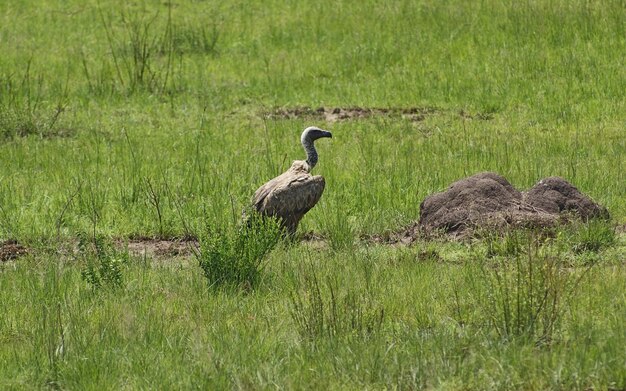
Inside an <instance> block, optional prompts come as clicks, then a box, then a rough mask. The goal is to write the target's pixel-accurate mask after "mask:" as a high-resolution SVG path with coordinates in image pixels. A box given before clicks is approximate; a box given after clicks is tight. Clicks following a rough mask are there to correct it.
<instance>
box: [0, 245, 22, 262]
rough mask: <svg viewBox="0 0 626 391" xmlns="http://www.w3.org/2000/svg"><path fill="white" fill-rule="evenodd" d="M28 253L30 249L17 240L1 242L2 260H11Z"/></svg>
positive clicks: (0, 258)
mask: <svg viewBox="0 0 626 391" xmlns="http://www.w3.org/2000/svg"><path fill="white" fill-rule="evenodd" d="M27 253H28V249H27V248H26V247H24V246H22V245H21V244H19V243H18V242H17V241H16V240H5V241H4V242H0V262H6V261H10V260H12V259H16V258H19V257H21V256H22V255H25V254H27Z"/></svg>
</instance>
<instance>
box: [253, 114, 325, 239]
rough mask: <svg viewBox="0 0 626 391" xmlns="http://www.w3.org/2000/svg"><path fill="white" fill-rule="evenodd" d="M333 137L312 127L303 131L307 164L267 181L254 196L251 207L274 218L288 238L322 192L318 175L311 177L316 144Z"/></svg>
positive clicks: (296, 163) (298, 162)
mask: <svg viewBox="0 0 626 391" xmlns="http://www.w3.org/2000/svg"><path fill="white" fill-rule="evenodd" d="M322 137H329V138H332V137H333V135H332V134H331V133H330V132H329V131H326V130H322V129H320V128H317V127H315V126H310V127H308V128H306V129H304V132H302V136H301V137H300V141H301V142H302V146H303V147H304V150H305V151H306V156H307V159H306V160H296V161H294V162H293V164H292V165H291V167H290V168H289V170H287V171H286V172H284V173H282V174H281V175H279V176H277V177H276V178H274V179H272V180H270V181H269V182H267V183H266V184H264V185H263V186H261V187H259V189H258V190H257V191H256V193H254V198H253V203H254V208H255V209H256V211H257V212H259V213H260V214H262V215H264V216H274V217H277V218H278V219H279V220H280V223H281V226H282V227H283V228H285V229H286V230H287V232H288V233H289V234H290V235H293V234H295V232H296V229H297V228H298V223H299V222H300V220H301V219H302V217H303V216H304V214H305V213H306V212H308V211H309V210H310V209H311V208H312V207H314V206H315V204H317V201H319V199H320V198H321V197H322V193H323V192H324V186H325V181H324V178H323V177H322V176H320V175H315V176H313V175H311V173H310V172H311V170H312V169H313V167H315V165H316V164H317V151H316V150H315V145H314V144H313V143H314V141H315V140H317V139H319V138H322Z"/></svg>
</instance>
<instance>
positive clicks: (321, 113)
mask: <svg viewBox="0 0 626 391" xmlns="http://www.w3.org/2000/svg"><path fill="white" fill-rule="evenodd" d="M435 112H437V109H435V108H432V107H409V108H398V107H392V108H370V107H318V108H316V109H315V108H312V107H308V106H301V107H286V108H285V107H279V108H275V109H273V110H271V111H268V112H265V113H263V115H264V116H265V117H266V118H271V119H294V118H311V119H318V120H324V121H326V122H337V121H347V120H355V119H363V118H370V117H398V118H406V119H408V120H410V121H414V122H417V121H422V120H424V118H426V115H429V114H433V113H435Z"/></svg>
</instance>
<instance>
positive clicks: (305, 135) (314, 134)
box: [300, 126, 333, 144]
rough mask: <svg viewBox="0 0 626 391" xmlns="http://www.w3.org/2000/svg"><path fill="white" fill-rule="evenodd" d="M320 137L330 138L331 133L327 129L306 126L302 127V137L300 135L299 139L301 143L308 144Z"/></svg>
mask: <svg viewBox="0 0 626 391" xmlns="http://www.w3.org/2000/svg"><path fill="white" fill-rule="evenodd" d="M322 137H329V138H332V137H333V134H332V133H330V132H329V131H327V130H323V129H320V128H318V127H315V126H309V127H308V128H306V129H304V132H302V137H300V141H301V142H302V144H308V143H309V142H312V141H315V140H317V139H318V138H322Z"/></svg>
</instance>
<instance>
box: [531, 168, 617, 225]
mask: <svg viewBox="0 0 626 391" xmlns="http://www.w3.org/2000/svg"><path fill="white" fill-rule="evenodd" d="M524 201H525V202H526V203H527V204H528V205H530V206H532V207H533V208H535V209H538V210H541V211H544V212H546V213H550V214H560V213H573V214H574V215H576V216H578V217H580V218H581V219H583V220H589V219H591V218H604V219H608V218H609V212H608V210H606V208H604V207H602V206H600V205H598V204H596V203H595V202H593V201H592V200H591V198H589V197H587V196H586V195H584V194H583V193H581V192H580V191H579V190H578V189H577V188H576V187H574V186H573V185H572V184H571V183H569V182H568V181H566V180H565V179H563V178H559V177H549V178H545V179H542V180H540V181H539V182H538V183H537V184H536V185H535V186H533V188H532V189H530V190H528V192H527V193H526V194H524Z"/></svg>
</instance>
